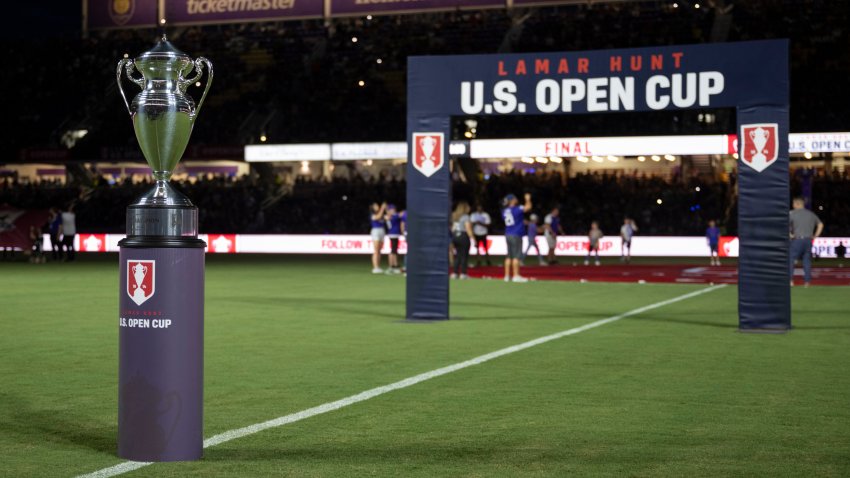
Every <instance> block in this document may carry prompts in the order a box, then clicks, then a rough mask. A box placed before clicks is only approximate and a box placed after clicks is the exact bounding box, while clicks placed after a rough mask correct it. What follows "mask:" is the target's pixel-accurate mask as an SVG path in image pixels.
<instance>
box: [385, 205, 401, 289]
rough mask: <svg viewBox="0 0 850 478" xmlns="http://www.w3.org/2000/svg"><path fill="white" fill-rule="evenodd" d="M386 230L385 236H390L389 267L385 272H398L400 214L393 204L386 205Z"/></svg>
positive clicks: (399, 271) (399, 270)
mask: <svg viewBox="0 0 850 478" xmlns="http://www.w3.org/2000/svg"><path fill="white" fill-rule="evenodd" d="M387 230H388V231H387V236H388V237H389V238H390V268H389V270H387V272H389V273H391V274H400V273H401V269H399V267H398V241H399V239H398V238H399V236H401V215H400V214H399V213H398V211H397V210H396V207H395V205H393V204H390V205H388V206H387Z"/></svg>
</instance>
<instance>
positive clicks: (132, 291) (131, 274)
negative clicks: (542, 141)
mask: <svg viewBox="0 0 850 478" xmlns="http://www.w3.org/2000/svg"><path fill="white" fill-rule="evenodd" d="M155 266H156V261H140V260H132V259H131V260H128V261H127V295H128V296H129V297H130V300H132V301H133V302H135V303H136V305H142V304H144V303H145V302H146V301H147V300H148V299H150V298H151V297H153V294H154V292H156V268H155Z"/></svg>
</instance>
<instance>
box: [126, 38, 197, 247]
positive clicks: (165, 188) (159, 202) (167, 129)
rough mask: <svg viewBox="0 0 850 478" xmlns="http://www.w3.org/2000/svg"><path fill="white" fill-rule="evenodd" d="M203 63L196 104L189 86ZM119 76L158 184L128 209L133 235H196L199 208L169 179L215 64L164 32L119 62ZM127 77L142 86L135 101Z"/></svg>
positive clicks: (142, 147)
mask: <svg viewBox="0 0 850 478" xmlns="http://www.w3.org/2000/svg"><path fill="white" fill-rule="evenodd" d="M204 65H206V68H207V80H206V86H205V87H204V93H203V94H202V95H201V101H200V102H199V103H198V104H197V105H196V104H195V101H194V100H193V99H192V98H191V97H190V96H189V95H188V94H186V90H187V89H188V88H189V86H190V85H193V84H195V83H197V82H198V81H199V80H200V79H201V77H202V76H203V73H204ZM193 70H194V74H193ZM137 73H138V74H140V75H141V77H138V76H136V74H137ZM115 76H116V80H117V81H118V89H119V91H120V92H121V97H122V98H123V99H124V104H125V105H126V106H127V111H128V112H129V113H130V117H131V119H132V120H133V129H135V131H136V139H137V140H138V141H139V146H140V147H141V149H142V154H144V156H145V159H146V160H147V162H148V165H149V166H150V167H151V169H152V170H153V177H154V179H155V180H156V184H155V185H154V187H153V189H151V190H150V191H148V192H147V193H145V194H144V195H142V196H141V197H140V198H138V199H137V200H136V202H134V203H133V204H131V205H130V206H128V208H127V236H128V238H129V237H133V236H160V237H161V236H166V237H168V236H170V237H175V236H178V237H186V236H190V237H195V236H197V234H198V209H197V208H196V207H195V206H194V205H193V204H192V202H191V201H190V200H189V198H187V197H186V196H185V195H184V194H182V193H180V192H179V191H177V190H176V189H174V188H173V187H172V186H171V185H170V184H169V182H168V181H169V179H171V175H172V173H173V172H174V168H175V167H177V163H178V161H180V158H181V157H182V156H183V152H184V151H185V150H186V144H187V143H188V142H189V137H190V136H191V135H192V127H193V126H194V125H195V119H196V118H197V117H198V112H200V110H201V106H203V104H204V99H205V98H206V97H207V92H208V91H209V89H210V85H211V84H212V79H213V68H212V63H210V61H209V60H207V59H206V58H203V57H198V58H197V59H195V60H193V59H192V58H191V57H190V56H189V55H187V54H186V53H183V52H182V51H180V50H178V49H177V48H175V47H174V45H172V44H171V42H169V41H168V40H167V39H166V37H165V35H163V36H162V38H161V39H160V40H159V42H157V44H156V46H154V47H153V48H152V49H150V50H148V51H146V52H144V53H142V54H141V55H139V56H138V57H137V58H135V59H128V58H125V59H123V60H121V61H119V62H118V68H117V69H116V72H115ZM124 76H126V78H127V79H129V80H130V81H132V82H133V83H135V84H137V85H138V86H140V87H141V88H142V91H141V93H139V94H138V95H136V97H135V98H133V101H132V102H128V101H127V95H126V94H125V93H124V88H123V77H124Z"/></svg>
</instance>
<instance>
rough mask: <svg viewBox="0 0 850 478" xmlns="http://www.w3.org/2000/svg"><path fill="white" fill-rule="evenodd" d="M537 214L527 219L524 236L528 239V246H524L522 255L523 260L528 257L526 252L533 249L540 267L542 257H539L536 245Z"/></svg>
mask: <svg viewBox="0 0 850 478" xmlns="http://www.w3.org/2000/svg"><path fill="white" fill-rule="evenodd" d="M538 219H539V218H538V217H537V214H532V215H531V216H529V217H528V225H527V226H526V236H527V237H528V245H526V246H525V252H524V253H523V254H522V258H523V260H525V258H526V257H527V256H528V251H530V250H531V248H532V247H533V248H534V249H535V250H536V251H537V262H538V263H540V265H541V266H542V265H543V264H544V262H543V256H542V255H540V246H538V245H537V220H538Z"/></svg>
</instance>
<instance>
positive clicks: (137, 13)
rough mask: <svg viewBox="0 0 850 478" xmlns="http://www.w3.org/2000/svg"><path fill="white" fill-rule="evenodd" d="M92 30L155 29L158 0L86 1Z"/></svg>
mask: <svg viewBox="0 0 850 478" xmlns="http://www.w3.org/2000/svg"><path fill="white" fill-rule="evenodd" d="M86 8H87V15H88V17H87V18H88V21H87V22H86V24H87V25H88V28H90V29H101V28H140V27H154V26H156V23H157V18H156V9H157V1H156V0H86Z"/></svg>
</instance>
